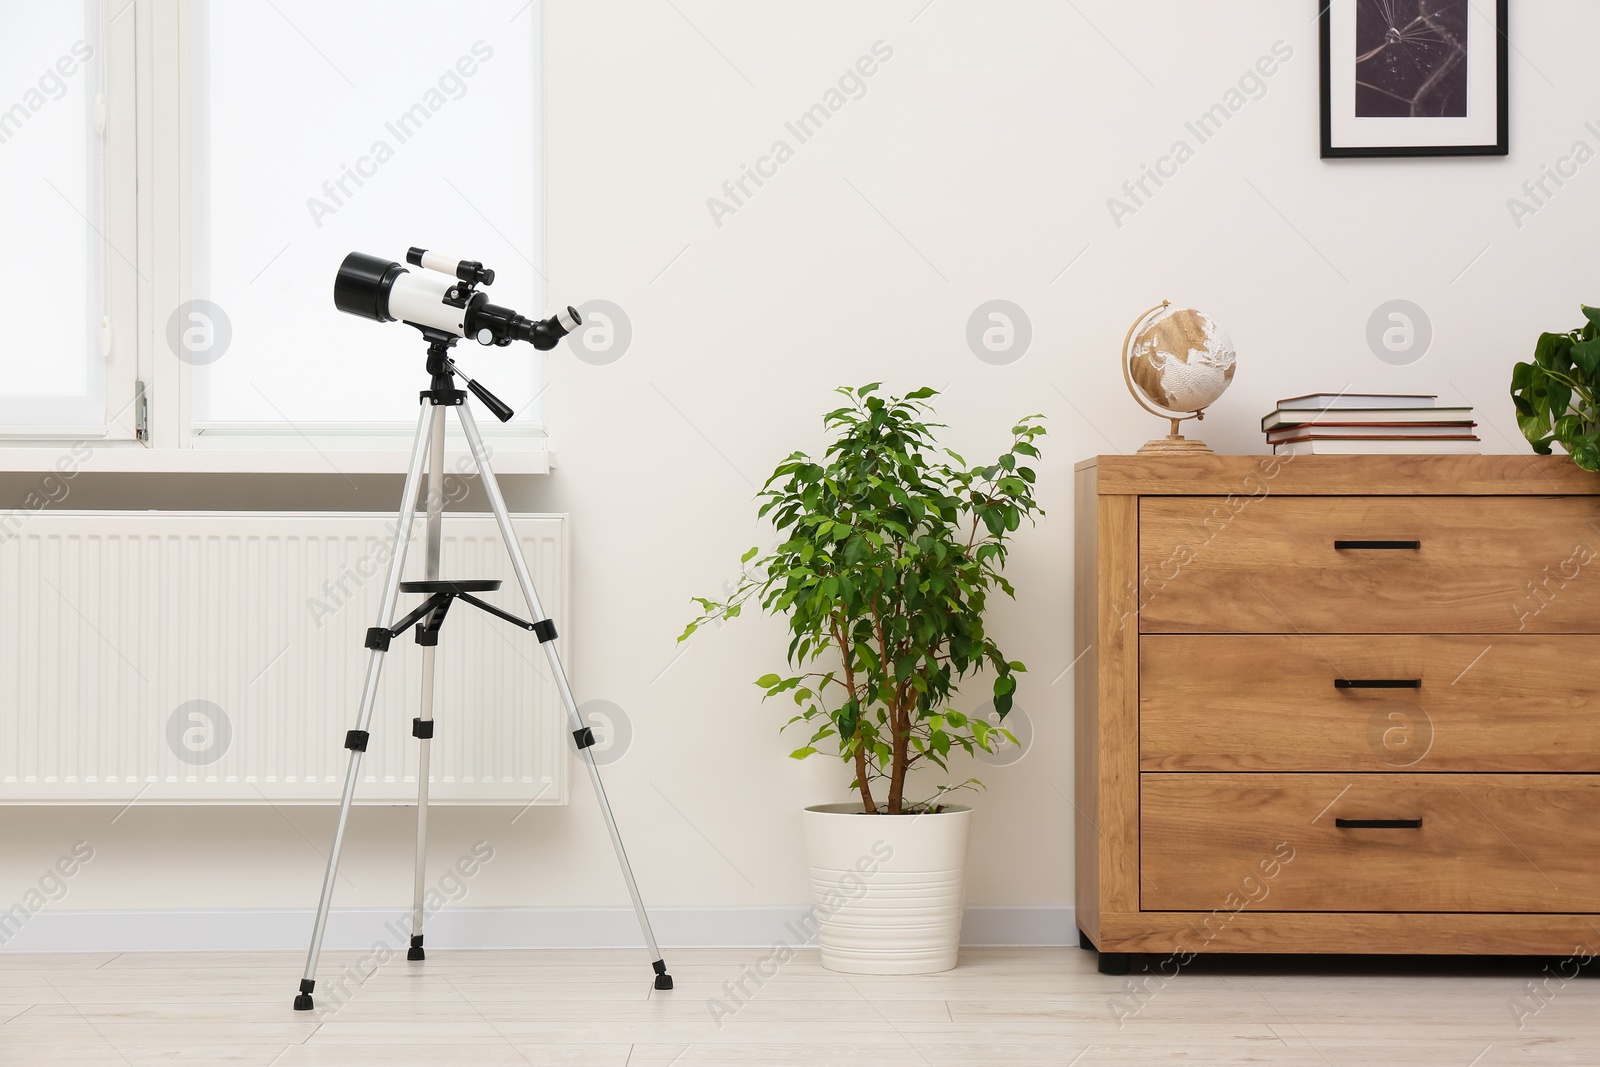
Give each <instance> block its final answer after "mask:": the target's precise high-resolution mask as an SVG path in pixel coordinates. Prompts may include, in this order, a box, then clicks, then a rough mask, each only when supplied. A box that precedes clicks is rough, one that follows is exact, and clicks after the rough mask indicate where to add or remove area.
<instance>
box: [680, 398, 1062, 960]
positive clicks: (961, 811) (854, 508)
mask: <svg viewBox="0 0 1600 1067" xmlns="http://www.w3.org/2000/svg"><path fill="white" fill-rule="evenodd" d="M877 390H878V383H874V384H871V385H864V386H862V387H860V388H858V389H850V388H841V389H839V390H837V391H838V392H839V393H841V394H843V395H844V397H845V398H846V400H847V401H848V402H847V403H846V404H845V405H844V406H843V407H840V408H837V409H835V410H833V411H830V412H829V413H828V414H827V415H826V416H824V418H823V424H824V426H825V427H826V428H827V429H828V430H829V431H830V433H831V435H832V440H831V442H830V443H829V445H828V447H827V450H826V452H825V453H824V455H823V458H822V460H821V461H816V460H813V459H811V458H810V457H809V456H807V455H805V454H804V453H801V452H796V453H794V454H792V455H790V456H789V457H788V458H787V459H785V460H784V461H783V462H782V463H780V464H779V465H778V467H777V469H776V470H774V471H773V473H772V477H771V478H769V479H768V480H767V482H766V485H765V486H764V488H763V490H762V492H761V494H760V495H761V496H762V497H763V498H765V502H764V503H763V504H762V505H761V510H760V514H761V515H762V516H764V517H770V518H771V521H772V523H773V525H774V526H775V527H776V528H777V530H778V532H779V534H780V535H781V536H782V537H783V538H784V540H783V542H782V543H781V544H779V545H778V547H777V549H776V550H775V551H773V552H772V553H771V554H770V555H768V556H766V557H765V558H763V559H760V560H756V562H755V563H754V565H753V566H749V565H750V564H751V561H752V560H755V557H756V556H757V554H758V550H757V549H754V548H752V549H751V550H750V551H749V552H747V553H745V555H744V557H743V558H742V560H741V563H742V564H745V565H747V566H746V569H745V570H744V573H743V577H742V579H741V581H740V583H739V584H738V586H737V587H736V588H735V589H734V591H733V592H732V594H731V595H730V596H729V597H728V598H727V599H725V600H721V601H716V600H707V599H703V598H700V597H696V598H695V600H696V602H697V603H699V605H700V606H701V608H702V609H703V614H701V616H700V617H699V618H697V619H695V620H694V621H693V622H691V623H690V624H689V626H688V628H687V629H685V630H684V632H683V634H682V635H681V636H680V637H679V638H678V640H680V641H683V640H687V639H688V637H689V635H691V634H693V633H694V632H695V630H696V628H697V627H699V626H701V625H703V624H704V623H706V622H707V621H709V620H712V619H718V618H733V617H734V616H736V615H738V614H739V613H740V611H741V610H742V609H743V607H744V605H745V604H746V603H747V602H748V601H749V600H750V599H751V598H758V602H759V604H760V606H761V608H762V609H763V610H765V611H767V612H768V613H770V614H774V615H783V616H785V617H786V618H787V620H788V624H789V631H790V634H791V635H792V640H791V641H790V642H789V650H788V668H787V669H786V670H785V671H784V672H782V673H774V674H768V675H766V676H764V677H762V678H760V679H759V680H757V682H756V684H757V685H758V686H760V687H761V688H762V689H764V690H765V691H766V696H765V697H764V698H763V699H764V700H766V699H771V698H773V697H778V696H782V695H785V694H786V695H788V697H789V698H790V699H791V700H793V702H794V704H795V705H796V709H797V710H796V713H795V715H794V717H793V718H791V719H790V720H789V721H788V722H787V723H786V724H785V728H789V727H797V728H800V729H802V730H804V731H807V732H808V733H809V736H808V737H807V740H806V743H805V744H804V745H803V746H801V747H800V748H797V749H795V750H794V751H793V752H792V753H790V755H791V756H792V757H793V758H795V759H805V758H807V757H810V756H813V755H816V754H817V753H818V752H819V751H821V749H819V747H818V746H826V747H827V748H829V749H832V750H834V752H835V753H836V754H837V756H838V757H839V758H840V759H841V760H842V761H843V762H844V763H845V765H846V766H847V767H848V768H850V769H851V771H852V773H853V775H854V778H853V780H852V781H851V782H850V790H851V792H853V793H855V794H856V799H854V800H852V801H851V802H849V803H844V804H819V805H815V806H813V807H810V808H807V809H806V811H805V814H804V818H805V831H806V846H807V851H808V858H809V862H810V866H811V876H812V887H813V894H814V896H815V897H816V904H817V912H818V919H819V921H820V922H819V925H820V931H819V935H820V942H821V948H822V962H823V965H824V966H826V967H829V968H832V969H834V970H842V971H852V972H856V973H868V974H917V973H930V972H933V971H940V970H948V969H949V968H951V967H954V966H955V961H956V946H957V944H958V942H959V940H960V933H961V906H962V898H963V887H964V877H965V864H966V843H967V834H968V826H969V823H970V820H971V809H970V808H967V807H964V806H962V805H957V804H951V803H947V802H946V800H945V797H946V795H947V794H948V793H950V792H952V791H954V790H958V789H962V788H966V787H974V786H979V785H980V784H981V783H978V782H977V780H976V779H968V780H966V781H964V782H960V783H957V784H955V785H948V784H947V785H942V786H940V787H939V788H938V789H937V790H935V791H934V793H933V794H932V796H931V797H923V798H916V797H914V796H913V794H912V793H910V792H909V791H908V790H909V789H910V780H909V775H910V773H911V772H912V771H913V770H914V769H916V768H918V767H921V766H930V765H931V766H933V767H937V768H938V769H939V770H940V771H943V772H948V770H949V766H948V758H949V756H950V754H951V752H952V751H954V750H957V749H960V750H962V751H964V752H966V753H969V754H970V753H972V752H974V751H977V750H983V751H988V752H992V751H994V750H995V748H996V747H997V746H998V745H1000V744H1003V743H1007V742H1009V743H1011V744H1015V743H1016V738H1015V737H1014V736H1013V735H1012V734H1011V733H1010V731H1008V730H1006V729H1005V728H1004V726H1003V725H995V724H991V723H990V722H988V721H986V720H985V719H983V718H979V717H976V716H969V715H966V714H963V713H962V712H960V711H957V710H955V709H954V708H953V707H951V702H952V700H953V699H954V698H955V696H956V694H957V686H958V684H959V682H960V681H961V680H962V679H964V678H966V677H967V676H968V675H969V674H974V673H977V672H980V671H992V672H993V677H994V680H993V694H994V708H995V711H996V713H997V714H998V717H999V719H1000V720H1001V721H1002V722H1003V720H1004V718H1005V716H1006V714H1007V712H1009V711H1010V709H1011V702H1012V694H1013V692H1014V691H1015V689H1016V685H1017V683H1016V675H1017V674H1018V673H1019V672H1021V671H1023V670H1025V669H1026V668H1025V667H1024V666H1023V665H1022V664H1021V663H1019V662H1017V661H1015V660H1011V659H1008V658H1006V656H1005V655H1004V654H1003V653H1002V652H1001V651H1000V649H999V647H998V646H996V644H995V642H994V641H993V639H992V638H990V637H989V635H988V632H987V631H986V629H985V628H984V612H985V609H986V607H987V605H988V599H989V594H990V592H991V591H992V590H994V589H999V590H1001V591H1002V592H1004V593H1005V594H1006V595H1008V596H1014V595H1015V594H1014V592H1013V590H1012V587H1011V585H1010V583H1008V582H1007V581H1006V579H1005V577H1004V576H1003V575H1002V573H1001V571H1002V569H1003V568H1004V566H1005V561H1006V556H1007V553H1008V552H1009V550H1010V536H1011V535H1012V534H1013V533H1015V532H1016V531H1017V529H1018V528H1019V527H1020V526H1021V524H1022V522H1023V520H1024V519H1027V520H1030V521H1033V520H1034V519H1035V517H1036V516H1038V515H1040V514H1042V512H1041V511H1040V509H1039V506H1038V504H1037V503H1036V502H1035V500H1034V495H1033V494H1034V479H1035V475H1034V471H1033V470H1032V469H1031V468H1030V467H1029V466H1028V465H1027V464H1028V461H1029V460H1030V459H1033V458H1034V457H1037V456H1038V454H1039V453H1038V450H1037V449H1036V448H1035V446H1034V439H1035V438H1036V437H1038V436H1040V435H1041V434H1043V433H1044V432H1045V431H1044V429H1043V427H1042V426H1040V425H1039V420H1040V419H1042V416H1037V415H1030V416H1028V417H1026V418H1023V419H1021V420H1019V421H1018V422H1017V424H1016V425H1015V426H1013V427H1012V429H1011V434H1012V441H1011V445H1010V447H1009V448H1008V449H1007V450H1006V451H1005V452H1003V453H1002V454H1001V455H1000V456H999V458H998V459H996V460H995V461H994V462H993V463H990V464H986V465H983V466H976V467H969V466H968V465H967V463H966V461H965V460H964V459H962V458H961V457H960V456H958V455H956V454H955V453H954V452H951V451H949V450H948V449H944V448H941V447H940V446H939V445H938V443H937V442H936V440H935V435H934V432H933V431H934V430H935V429H938V428H940V426H939V424H937V423H929V422H925V421H924V419H925V418H926V417H927V416H928V415H929V414H930V413H931V410H932V409H931V408H930V407H929V405H928V404H927V403H926V401H927V400H928V399H929V398H931V397H934V396H936V395H938V394H937V393H936V392H935V391H934V390H932V389H926V388H924V389H918V390H916V391H914V392H910V393H907V394H906V395H905V396H903V397H881V396H878V395H877Z"/></svg>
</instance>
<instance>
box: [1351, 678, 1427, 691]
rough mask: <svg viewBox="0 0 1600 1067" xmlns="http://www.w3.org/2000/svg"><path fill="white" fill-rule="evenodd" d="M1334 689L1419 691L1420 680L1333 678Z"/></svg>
mask: <svg viewBox="0 0 1600 1067" xmlns="http://www.w3.org/2000/svg"><path fill="white" fill-rule="evenodd" d="M1333 687H1334V688H1335V689H1421V688H1422V679H1421V678H1335V679H1334V680H1333Z"/></svg>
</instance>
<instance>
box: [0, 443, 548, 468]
mask: <svg viewBox="0 0 1600 1067" xmlns="http://www.w3.org/2000/svg"><path fill="white" fill-rule="evenodd" d="M458 443H459V442H454V441H452V442H448V443H447V444H446V447H445V464H444V469H445V470H447V471H449V470H460V471H471V470H473V467H472V458H471V456H470V455H469V454H468V452H467V449H466V446H465V443H459V444H460V447H459V448H457V447H455V446H456V445H457V444H458ZM486 443H487V444H488V446H489V448H490V450H491V451H490V463H491V464H492V465H493V467H494V472H495V473H496V474H500V475H505V474H549V473H550V468H551V466H552V464H551V455H550V453H549V452H548V451H547V450H545V449H543V448H533V447H527V446H523V447H520V448H514V447H511V446H510V445H509V444H508V443H506V442H504V441H499V442H497V441H494V440H490V441H488V442H486ZM74 447H75V446H74V445H73V444H71V443H69V442H66V441H48V442H40V443H37V444H19V443H13V444H0V473H3V472H16V471H59V470H62V469H63V466H62V465H63V463H66V464H70V467H68V468H67V469H72V470H73V471H74V473H76V472H82V471H88V472H105V473H108V474H121V473H127V474H138V473H145V474H404V473H405V472H406V463H407V461H408V460H409V459H410V458H411V453H410V449H409V448H406V449H403V450H402V449H395V448H351V447H349V446H348V444H347V445H345V446H344V447H340V446H339V445H338V444H337V443H334V445H333V447H318V448H312V447H309V446H307V445H306V444H304V443H301V444H300V447H288V446H287V445H286V446H285V447H281V448H145V447H143V446H142V445H136V444H93V445H89V446H88V448H89V453H90V454H89V455H88V456H87V457H86V458H79V457H80V456H81V454H82V450H83V445H82V444H81V443H80V444H77V445H76V448H77V449H78V452H77V453H76V454H75V453H74V451H73V448H74Z"/></svg>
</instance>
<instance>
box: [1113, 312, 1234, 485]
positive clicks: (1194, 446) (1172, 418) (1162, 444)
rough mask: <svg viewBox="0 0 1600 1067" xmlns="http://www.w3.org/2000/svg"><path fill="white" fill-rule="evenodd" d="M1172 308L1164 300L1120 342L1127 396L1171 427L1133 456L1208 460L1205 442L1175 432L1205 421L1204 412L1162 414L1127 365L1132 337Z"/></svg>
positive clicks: (1168, 412) (1130, 352)
mask: <svg viewBox="0 0 1600 1067" xmlns="http://www.w3.org/2000/svg"><path fill="white" fill-rule="evenodd" d="M1171 305H1172V302H1171V301H1170V300H1163V301H1161V303H1159V304H1157V305H1156V306H1155V307H1153V308H1151V309H1150V310H1149V311H1146V312H1145V313H1144V314H1142V315H1140V316H1139V317H1138V318H1137V319H1134V320H1133V325H1132V326H1130V327H1129V328H1128V336H1126V337H1124V338H1123V339H1122V380H1123V382H1124V383H1125V384H1126V385H1127V387H1128V392H1130V393H1132V394H1133V398H1134V399H1135V400H1137V401H1138V402H1139V406H1140V407H1142V408H1144V409H1145V410H1146V411H1148V412H1149V413H1150V414H1152V415H1159V416H1161V417H1162V418H1163V419H1166V420H1167V421H1169V422H1171V423H1172V432H1171V433H1169V434H1168V435H1167V436H1165V437H1157V438H1155V439H1154V440H1151V441H1146V442H1145V443H1144V445H1143V446H1142V447H1140V449H1139V451H1138V452H1137V453H1136V454H1137V455H1140V456H1209V455H1212V454H1213V453H1212V451H1211V446H1210V445H1208V444H1206V443H1205V442H1204V441H1192V440H1190V439H1189V438H1187V437H1185V436H1183V434H1181V433H1179V432H1178V427H1179V425H1180V424H1182V423H1184V422H1187V421H1188V420H1189V419H1195V420H1197V421H1198V420H1200V419H1203V418H1205V417H1206V413H1205V410H1204V409H1201V410H1199V411H1195V412H1192V413H1190V414H1181V413H1180V414H1174V413H1172V412H1171V411H1164V410H1162V409H1161V408H1159V407H1157V406H1156V405H1154V404H1152V403H1150V401H1148V400H1146V399H1145V396H1144V394H1143V393H1142V392H1140V390H1139V387H1138V385H1136V384H1135V383H1134V380H1133V372H1132V371H1131V370H1130V369H1129V363H1130V362H1131V361H1132V359H1133V352H1132V348H1133V338H1134V336H1135V335H1136V334H1138V332H1139V331H1140V330H1141V329H1143V328H1144V327H1145V326H1146V325H1147V323H1148V322H1149V320H1150V319H1151V317H1152V316H1154V315H1156V314H1158V313H1160V312H1162V311H1165V310H1166V309H1167V308H1168V307H1170V306H1171Z"/></svg>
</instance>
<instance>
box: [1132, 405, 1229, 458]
mask: <svg viewBox="0 0 1600 1067" xmlns="http://www.w3.org/2000/svg"><path fill="white" fill-rule="evenodd" d="M1156 414H1158V415H1159V414H1161V412H1156ZM1167 417H1168V418H1172V417H1171V416H1170V415H1169V416H1167ZM1200 417H1201V415H1200V413H1199V412H1196V413H1195V414H1194V415H1191V416H1190V418H1195V419H1198V418H1200ZM1181 422H1183V420H1182V419H1172V432H1171V433H1169V434H1167V436H1165V437H1157V438H1154V439H1152V440H1149V441H1146V442H1145V443H1144V444H1142V445H1140V446H1139V451H1138V452H1136V453H1135V455H1140V456H1209V455H1213V453H1212V451H1211V446H1210V445H1208V444H1206V443H1205V442H1204V441H1192V440H1190V439H1189V438H1187V437H1185V436H1183V435H1182V434H1181V433H1179V432H1178V424H1179V423H1181Z"/></svg>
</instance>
